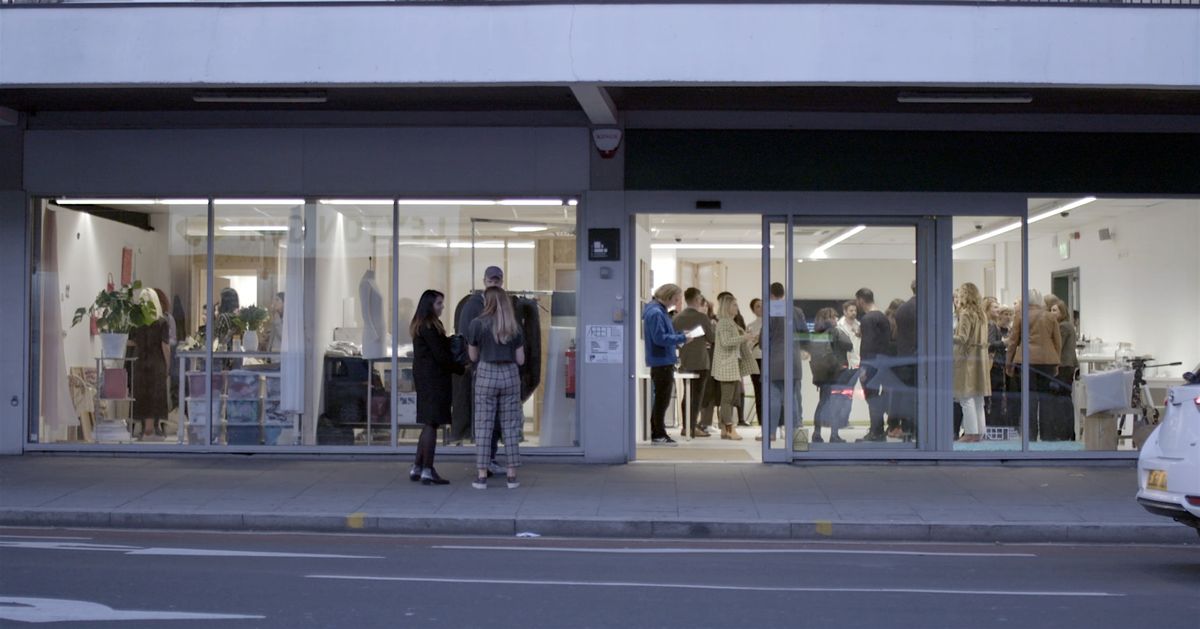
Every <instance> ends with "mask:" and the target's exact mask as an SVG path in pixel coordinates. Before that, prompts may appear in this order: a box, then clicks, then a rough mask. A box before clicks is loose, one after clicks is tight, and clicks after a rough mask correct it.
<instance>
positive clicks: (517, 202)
mask: <svg viewBox="0 0 1200 629" xmlns="http://www.w3.org/2000/svg"><path fill="white" fill-rule="evenodd" d="M496 204H497V205H544V206H559V205H562V204H563V200H562V199H500V200H499V201H497V202H496Z"/></svg>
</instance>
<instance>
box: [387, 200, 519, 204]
mask: <svg viewBox="0 0 1200 629" xmlns="http://www.w3.org/2000/svg"><path fill="white" fill-rule="evenodd" d="M397 203H399V204H400V205H496V202H495V201H490V200H488V199H400V200H399V201H398V202H397Z"/></svg>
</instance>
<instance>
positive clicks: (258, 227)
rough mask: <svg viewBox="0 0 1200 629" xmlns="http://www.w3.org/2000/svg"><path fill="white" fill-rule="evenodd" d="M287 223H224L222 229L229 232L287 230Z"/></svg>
mask: <svg viewBox="0 0 1200 629" xmlns="http://www.w3.org/2000/svg"><path fill="white" fill-rule="evenodd" d="M287 230H288V227H287V225H222V226H221V231H227V232H285V231H287Z"/></svg>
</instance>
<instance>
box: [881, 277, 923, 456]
mask: <svg viewBox="0 0 1200 629" xmlns="http://www.w3.org/2000/svg"><path fill="white" fill-rule="evenodd" d="M911 288H912V293H913V296H912V297H911V298H909V300H908V301H906V302H904V305H903V306H900V308H898V309H897V310H896V358H897V360H896V367H895V371H896V378H897V379H898V380H900V383H901V386H899V387H897V388H896V391H895V392H894V394H893V396H892V408H891V412H890V414H891V415H895V419H896V422H895V424H894V425H895V427H896V428H898V429H899V430H895V431H894V433H893V434H894V435H895V436H897V437H905V438H914V437H915V436H916V421H915V419H916V417H917V281H916V280H913V281H912V285H911ZM891 420H892V417H888V423H892V422H891Z"/></svg>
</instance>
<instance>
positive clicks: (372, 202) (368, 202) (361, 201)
mask: <svg viewBox="0 0 1200 629" xmlns="http://www.w3.org/2000/svg"><path fill="white" fill-rule="evenodd" d="M317 203H320V204H321V205H391V204H393V203H395V201H393V200H392V199H321V200H319V201H317Z"/></svg>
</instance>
